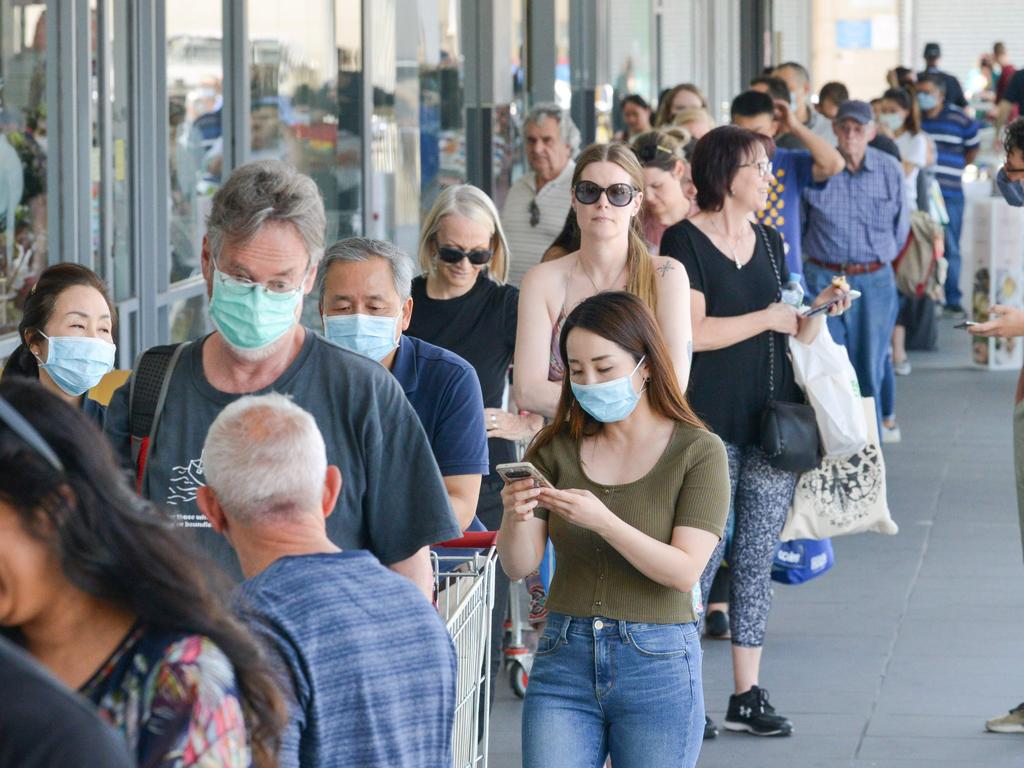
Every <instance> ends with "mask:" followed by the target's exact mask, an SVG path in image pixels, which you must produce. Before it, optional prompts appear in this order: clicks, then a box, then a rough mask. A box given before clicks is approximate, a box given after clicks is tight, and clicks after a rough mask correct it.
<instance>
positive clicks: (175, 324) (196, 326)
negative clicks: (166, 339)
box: [170, 294, 209, 344]
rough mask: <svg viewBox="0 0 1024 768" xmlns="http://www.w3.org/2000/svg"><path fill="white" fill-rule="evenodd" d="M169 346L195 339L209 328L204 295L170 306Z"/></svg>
mask: <svg viewBox="0 0 1024 768" xmlns="http://www.w3.org/2000/svg"><path fill="white" fill-rule="evenodd" d="M170 327H171V344H177V343H179V342H182V341H188V340H189V339H196V338H199V337H200V336H202V335H203V334H204V333H206V330H207V328H208V327H209V325H208V323H207V317H206V294H199V295H198V296H193V297H192V298H190V299H185V300H184V301H176V302H174V303H173V304H171V305H170Z"/></svg>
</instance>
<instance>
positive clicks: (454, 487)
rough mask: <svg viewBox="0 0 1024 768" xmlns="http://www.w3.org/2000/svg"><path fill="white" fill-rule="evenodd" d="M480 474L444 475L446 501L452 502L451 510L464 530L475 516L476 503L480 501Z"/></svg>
mask: <svg viewBox="0 0 1024 768" xmlns="http://www.w3.org/2000/svg"><path fill="white" fill-rule="evenodd" d="M482 477H483V476H482V475H444V476H443V477H442V479H443V480H444V487H445V489H446V490H447V491H448V501H450V502H451V503H452V512H454V513H455V517H456V519H457V520H458V521H459V527H460V528H461V529H462V530H463V531H465V530H466V529H467V528H469V526H470V524H471V523H472V522H473V518H474V517H476V505H477V502H478V501H480V480H481V478H482Z"/></svg>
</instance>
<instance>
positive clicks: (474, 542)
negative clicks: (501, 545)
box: [434, 531, 498, 549]
mask: <svg viewBox="0 0 1024 768" xmlns="http://www.w3.org/2000/svg"><path fill="white" fill-rule="evenodd" d="M497 541H498V532H497V531H466V532H465V533H464V534H462V536H461V537H459V538H457V539H452V540H451V541H441V542H438V543H437V544H435V545H434V546H435V547H442V548H444V549H490V548H491V547H493V546H495V544H496V543H497Z"/></svg>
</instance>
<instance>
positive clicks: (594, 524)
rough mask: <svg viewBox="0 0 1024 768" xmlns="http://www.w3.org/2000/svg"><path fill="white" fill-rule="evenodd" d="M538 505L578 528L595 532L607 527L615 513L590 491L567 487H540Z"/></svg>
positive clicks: (599, 532)
mask: <svg viewBox="0 0 1024 768" xmlns="http://www.w3.org/2000/svg"><path fill="white" fill-rule="evenodd" d="M538 502H539V504H540V506H542V507H544V508H545V509H548V510H550V511H551V512H554V513H556V514H558V515H560V516H561V517H563V518H565V519H566V520H568V521H569V522H570V523H572V524H573V525H578V526H580V528H586V529H587V530H591V531H594V532H595V533H597V534H601V532H602V531H603V530H604V529H606V528H607V526H608V523H609V522H611V521H612V520H613V519H615V515H614V514H613V513H612V511H611V510H610V509H608V507H606V506H605V505H604V504H603V503H602V502H601V500H600V499H599V498H597V496H595V495H594V494H592V493H591V492H590V491H579V490H576V489H575V488H569V489H567V490H564V491H561V490H558V489H555V488H541V491H540V495H539V496H538Z"/></svg>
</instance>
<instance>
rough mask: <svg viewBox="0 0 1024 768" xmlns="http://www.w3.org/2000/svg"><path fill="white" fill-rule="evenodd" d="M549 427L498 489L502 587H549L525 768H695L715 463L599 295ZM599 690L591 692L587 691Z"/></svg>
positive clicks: (719, 483)
mask: <svg viewBox="0 0 1024 768" xmlns="http://www.w3.org/2000/svg"><path fill="white" fill-rule="evenodd" d="M559 347H560V351H561V354H562V359H564V360H565V361H566V370H565V375H564V376H563V380H562V393H561V398H560V400H559V403H558V410H557V412H556V414H555V418H554V421H553V422H552V424H551V425H550V426H548V427H546V428H545V429H544V430H542V431H541V432H540V434H539V435H538V436H537V438H536V439H535V440H534V443H533V445H532V446H531V447H530V450H529V451H528V452H527V455H526V458H527V460H529V461H531V462H532V463H533V464H534V466H536V467H537V469H538V470H540V472H541V473H542V474H543V475H544V476H545V477H546V478H547V479H548V480H549V481H550V482H551V484H552V486H553V487H552V488H534V487H533V482H532V481H529V480H527V481H520V482H517V483H512V484H509V485H506V486H505V488H504V489H503V491H502V500H503V503H504V515H503V519H502V524H501V534H500V536H499V537H498V552H499V556H500V561H501V563H502V565H503V567H504V569H505V572H506V573H507V574H508V575H509V577H510V578H512V579H519V578H522V577H523V576H524V575H526V574H527V573H530V572H531V571H532V570H534V569H536V568H537V566H538V564H539V563H540V560H541V557H542V555H543V552H544V544H545V541H546V539H547V537H548V536H550V537H551V540H552V542H553V543H554V547H555V554H556V559H557V562H558V568H557V569H556V571H555V576H554V580H553V582H552V585H551V591H550V594H549V596H548V602H547V606H548V609H549V610H550V616H549V618H548V622H547V626H546V628H545V630H544V634H543V636H542V637H541V639H540V641H539V644H538V647H537V653H536V656H535V659H534V665H533V670H532V672H531V675H530V685H529V687H528V688H527V692H526V703H525V706H524V709H523V735H522V738H523V765H524V766H525V768H538V767H539V766H554V765H558V766H560V767H565V766H570V767H572V766H581V768H582V766H587V767H588V768H589V767H591V766H595V765H602V764H603V762H604V760H605V758H606V757H607V756H609V755H610V756H611V759H612V764H613V765H615V766H616V768H630V766H645V768H661V767H662V766H664V768H668V767H669V766H671V767H672V768H679V767H680V766H683V767H686V766H693V765H695V764H696V762H697V757H698V755H699V753H700V746H701V740H702V737H703V731H704V698H703V689H702V683H701V650H700V640H699V637H698V633H697V619H698V616H699V612H700V610H701V596H700V588H699V579H700V575H701V573H702V572H703V570H704V567H705V566H706V564H707V562H708V559H709V558H710V556H711V553H712V551H713V550H714V549H715V547H716V546H717V544H718V541H719V539H720V538H721V536H722V530H723V527H724V525H725V520H726V516H727V514H728V509H729V475H728V465H727V460H726V455H725V449H724V447H723V445H722V442H721V440H719V439H718V438H717V437H715V436H714V435H712V434H711V433H710V432H708V431H707V429H706V428H705V427H704V425H703V424H702V423H701V421H700V420H699V419H698V418H697V417H696V416H695V415H694V413H693V410H692V409H691V408H690V406H689V404H688V403H687V402H686V399H685V398H684V396H683V393H682V390H681V388H680V387H679V384H678V381H677V379H676V374H675V368H674V366H673V362H672V359H671V357H670V356H669V353H668V350H667V348H666V346H665V342H664V341H663V340H662V338H661V335H660V334H659V332H658V328H657V323H656V321H655V318H654V316H653V314H652V313H651V311H650V310H649V309H648V308H647V307H646V305H645V304H644V303H643V301H641V300H640V299H639V298H637V297H636V296H633V295H631V294H628V293H624V292H614V293H601V294H598V295H596V296H593V297H591V298H589V299H586V300H585V301H583V302H582V303H581V304H580V305H579V306H577V307H576V308H575V309H574V310H573V311H572V312H571V313H570V314H569V316H568V318H566V321H565V324H564V326H563V327H562V331H561V334H560V337H559ZM595 676H596V678H595Z"/></svg>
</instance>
